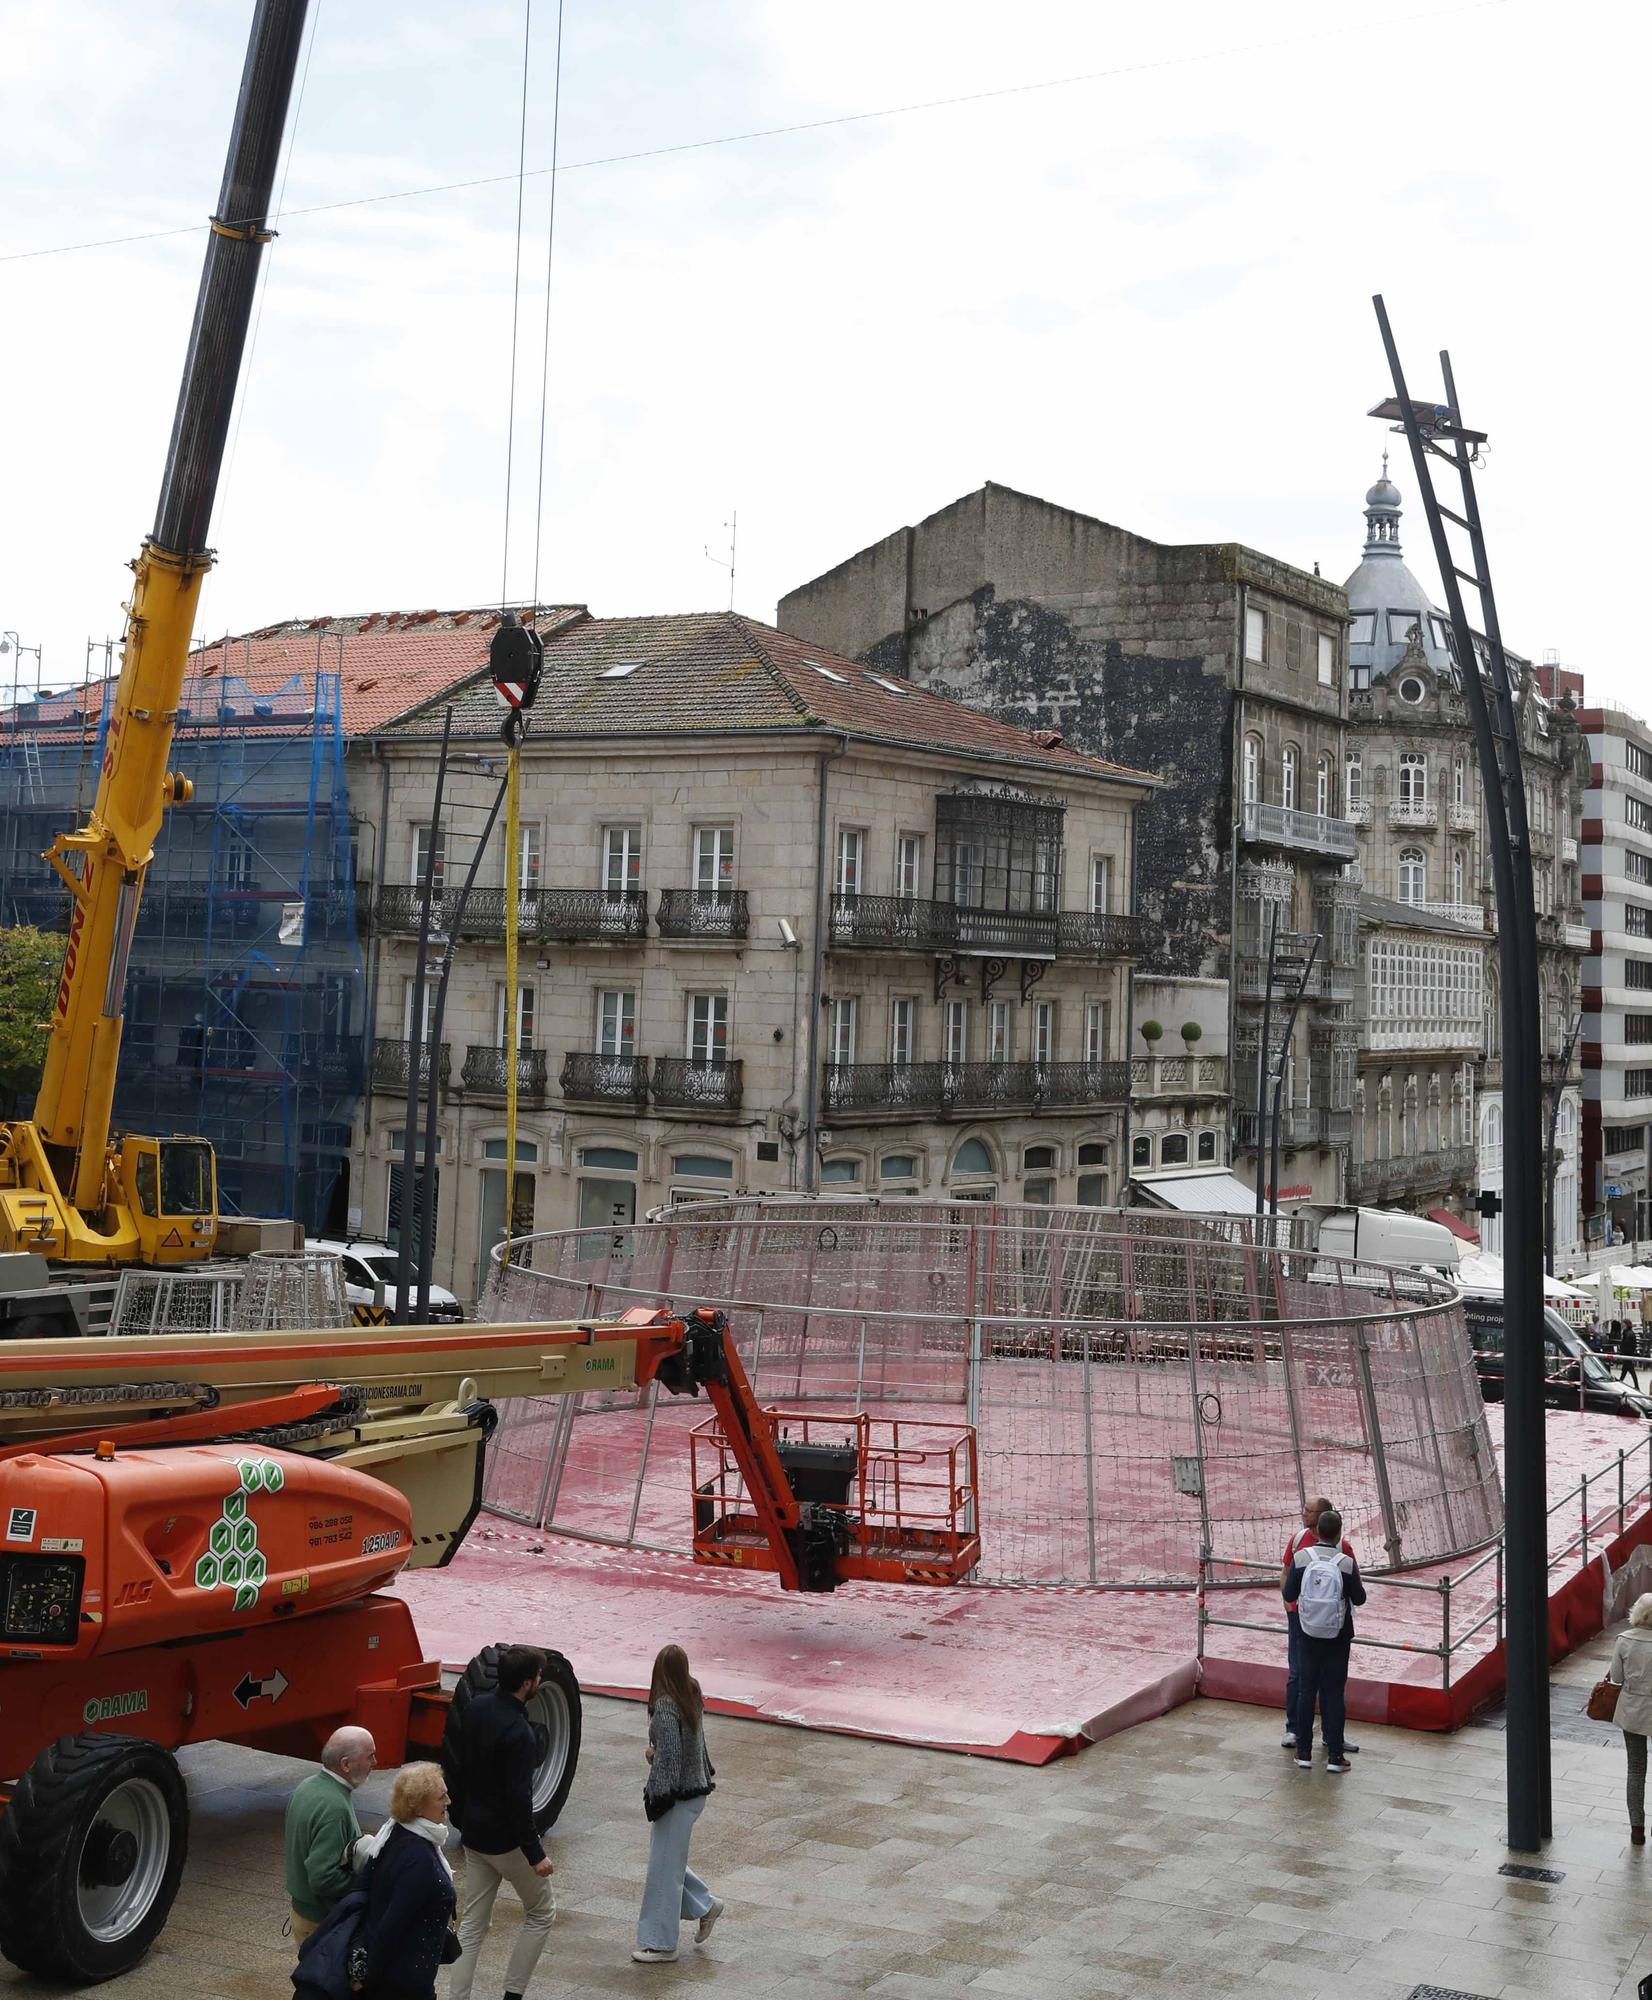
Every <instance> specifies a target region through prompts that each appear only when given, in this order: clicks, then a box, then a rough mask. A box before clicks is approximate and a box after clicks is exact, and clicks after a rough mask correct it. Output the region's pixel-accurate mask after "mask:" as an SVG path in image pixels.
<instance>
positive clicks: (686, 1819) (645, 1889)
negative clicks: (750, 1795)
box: [637, 1799, 717, 1951]
mask: <svg viewBox="0 0 1652 2000" xmlns="http://www.w3.org/2000/svg"><path fill="white" fill-rule="evenodd" d="M705 1808H706V1802H705V1800H704V1799H679V1800H678V1801H677V1803H676V1804H675V1805H674V1806H673V1807H672V1808H671V1810H670V1812H668V1813H667V1814H666V1815H665V1817H664V1818H663V1819H657V1820H655V1821H654V1823H653V1825H652V1826H650V1827H649V1829H648V1877H647V1880H646V1881H645V1882H644V1883H643V1885H642V1915H641V1916H640V1917H639V1918H638V1919H637V1945H638V1948H639V1949H640V1950H642V1951H675V1950H676V1949H677V1926H678V1925H679V1924H680V1923H683V1922H684V1921H688V1922H691V1923H692V1922H698V1921H699V1919H700V1918H701V1917H703V1916H705V1915H707V1913H708V1912H709V1911H710V1909H711V1906H712V1904H713V1903H714V1902H715V1901H716V1900H717V1899H716V1897H715V1896H713V1895H712V1893H711V1891H710V1890H709V1889H708V1888H707V1887H706V1885H705V1884H704V1883H703V1882H702V1881H701V1880H700V1878H699V1876H698V1875H696V1874H695V1872H694V1870H693V1869H692V1868H690V1867H689V1865H688V1843H689V1840H690V1838H691V1837H692V1835H693V1832H694V1822H695V1821H696V1820H697V1819H698V1818H699V1817H700V1815H701V1813H703V1812H704V1811H705Z"/></svg>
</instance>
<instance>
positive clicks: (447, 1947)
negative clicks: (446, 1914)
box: [441, 1924, 465, 1965]
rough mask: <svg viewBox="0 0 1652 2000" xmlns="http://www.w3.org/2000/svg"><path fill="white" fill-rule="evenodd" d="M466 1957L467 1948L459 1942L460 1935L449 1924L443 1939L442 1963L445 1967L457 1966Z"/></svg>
mask: <svg viewBox="0 0 1652 2000" xmlns="http://www.w3.org/2000/svg"><path fill="white" fill-rule="evenodd" d="M464 1955H465V1948H464V1946H463V1945H462V1944H461V1943H460V1942H459V1933H458V1932H457V1931H456V1930H455V1929H454V1928H453V1926H452V1925H451V1924H449V1925H448V1927H447V1930H446V1932H445V1933H444V1935H443V1937H442V1958H441V1962H442V1964H443V1965H456V1964H457V1963H458V1962H459V1960H460V1959H461V1958H463V1957H464Z"/></svg>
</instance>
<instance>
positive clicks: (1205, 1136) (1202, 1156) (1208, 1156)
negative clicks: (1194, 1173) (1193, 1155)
mask: <svg viewBox="0 0 1652 2000" xmlns="http://www.w3.org/2000/svg"><path fill="white" fill-rule="evenodd" d="M1215 1158H1216V1134H1215V1133H1214V1132H1210V1131H1205V1132H1201V1133H1200V1134H1199V1160H1200V1164H1201V1165H1202V1164H1203V1163H1204V1162H1206V1161H1207V1160H1208V1161H1213V1160H1214V1159H1215Z"/></svg>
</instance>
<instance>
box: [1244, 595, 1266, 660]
mask: <svg viewBox="0 0 1652 2000" xmlns="http://www.w3.org/2000/svg"><path fill="white" fill-rule="evenodd" d="M1267 645H1268V614H1267V613H1266V612H1265V611H1264V610H1262V608H1261V607H1260V606H1259V605H1256V604H1247V605H1246V606H1245V658H1246V659H1247V660H1265V659H1266V658H1267Z"/></svg>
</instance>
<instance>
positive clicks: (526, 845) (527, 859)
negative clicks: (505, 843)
mask: <svg viewBox="0 0 1652 2000" xmlns="http://www.w3.org/2000/svg"><path fill="white" fill-rule="evenodd" d="M517 836H518V838H517V844H516V883H517V887H518V888H519V889H521V890H522V892H523V893H524V894H525V895H526V894H531V893H532V892H533V891H534V890H535V889H537V888H538V887H539V884H540V882H541V880H542V879H543V876H544V864H545V856H544V851H543V845H542V842H541V839H540V828H539V826H538V823H537V822H536V821H528V822H526V823H525V824H524V825H522V826H520V827H518V828H517Z"/></svg>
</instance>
